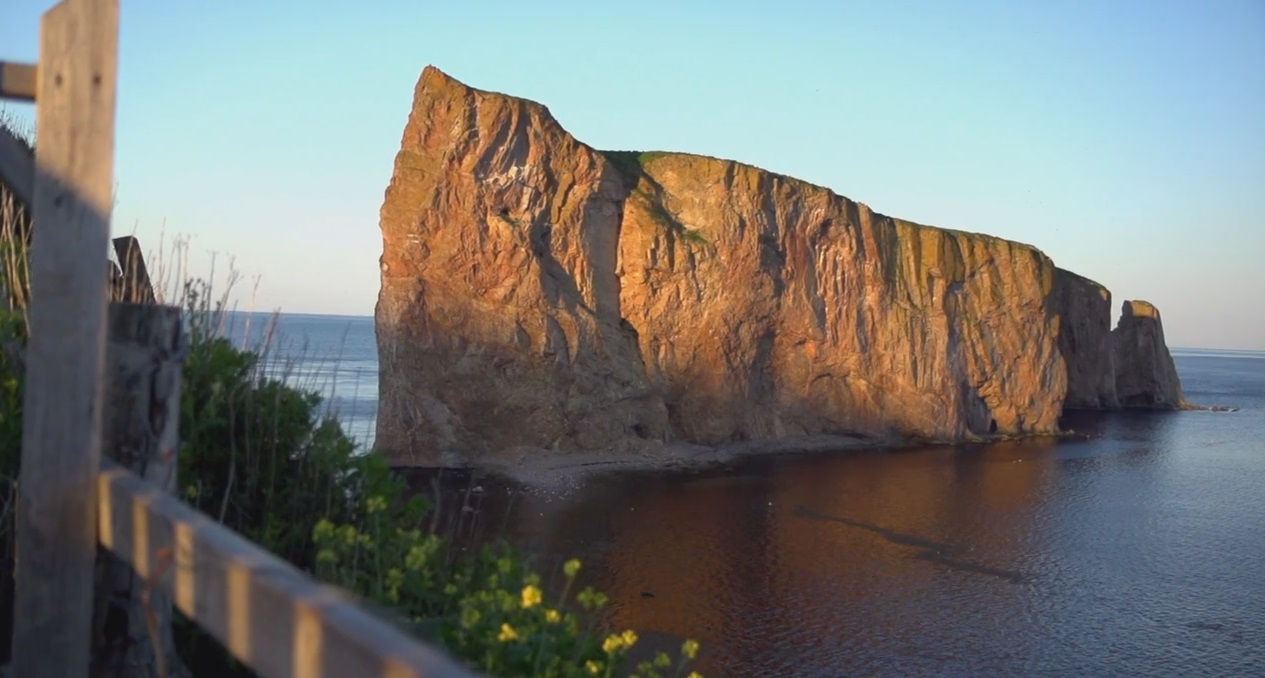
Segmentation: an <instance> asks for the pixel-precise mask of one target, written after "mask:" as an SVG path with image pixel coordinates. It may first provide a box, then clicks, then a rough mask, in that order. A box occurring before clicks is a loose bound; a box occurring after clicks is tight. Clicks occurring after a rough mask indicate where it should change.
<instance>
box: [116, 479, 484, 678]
mask: <svg viewBox="0 0 1265 678" xmlns="http://www.w3.org/2000/svg"><path fill="white" fill-rule="evenodd" d="M98 482H99V486H98V491H97V495H98V497H99V498H100V502H101V505H100V510H99V513H98V516H99V517H100V521H101V522H100V536H101V543H102V544H104V545H105V546H107V547H108V548H109V549H110V550H111V551H113V552H114V553H116V554H118V555H119V556H121V557H123V558H127V559H128V560H129V562H131V563H132V566H133V567H134V568H135V569H136V571H137V573H138V574H140V575H141V576H142V577H146V578H155V579H157V580H158V581H160V582H161V583H162V585H163V586H164V587H166V588H167V590H168V591H170V592H171V594H172V597H173V599H174V600H175V603H176V606H177V607H178V608H180V610H181V611H182V612H184V613H185V614H186V615H187V616H188V617H190V618H191V619H193V620H194V621H196V622H197V623H198V625H199V626H201V627H202V628H204V629H206V630H207V631H208V632H210V633H211V634H212V635H214V636H215V637H216V638H218V639H219V640H220V641H221V642H222V643H224V645H225V647H227V648H228V649H229V651H230V652H232V653H233V656H235V657H237V658H238V659H239V660H241V661H242V662H243V663H245V664H246V665H248V666H250V667H251V668H252V669H254V670H255V671H256V672H258V673H259V674H260V675H262V676H264V677H265V678H290V677H302V678H335V677H339V676H357V677H361V676H363V677H364V678H375V677H382V678H388V677H389V678H423V677H426V678H476V674H474V673H472V672H470V671H469V670H467V669H466V668H464V667H462V666H461V665H460V664H458V663H456V662H455V661H454V660H452V659H450V658H449V657H448V656H447V655H445V654H444V653H442V652H441V651H440V650H438V649H435V648H430V647H427V646H426V645H423V644H422V643H420V642H418V641H416V640H414V639H413V638H411V637H409V636H408V635H406V634H405V633H404V632H402V631H400V630H399V629H398V628H396V627H395V626H393V625H391V624H388V623H387V622H385V621H383V620H381V619H380V618H378V617H376V616H374V615H372V614H370V613H369V612H367V611H366V610H364V609H363V608H361V607H360V606H358V605H357V604H356V603H355V602H354V601H353V600H352V599H351V598H349V597H348V596H347V595H345V594H343V593H342V592H340V591H339V590H338V589H335V588H333V587H330V586H326V585H323V584H319V583H317V582H315V581H313V580H312V579H310V578H308V577H307V576H305V575H303V574H302V573H301V572H299V571H298V570H297V569H295V568H294V567H292V566H291V565H289V564H288V563H286V562H284V561H282V560H281V559H280V558H277V557H276V556H274V555H272V554H271V553H268V552H267V551H265V550H263V549H262V548H260V547H258V546H256V545H255V544H252V543H251V542H249V541H247V540H246V539H244V538H242V537H241V536H239V535H238V534H236V533H234V532H232V531H231V530H229V529H228V528H225V527H224V526H222V525H220V524H219V523H216V522H215V521H213V520H212V519H210V518H208V517H207V516H205V515H203V514H201V513H198V512H197V511H195V510H194V509H193V508H191V507H190V506H188V505H187V504H185V503H183V502H181V501H179V500H177V499H176V498H174V497H172V496H171V495H169V494H167V493H165V492H163V491H161V490H159V489H158V488H156V487H154V486H152V485H150V484H148V483H146V482H144V481H143V480H141V479H140V478H137V477H136V476H135V475H134V474H132V473H130V472H128V471H126V470H125V469H122V468H120V467H119V466H117V465H115V464H113V463H111V462H109V461H108V460H106V461H104V462H103V465H102V471H101V474H100V476H99V480H98Z"/></svg>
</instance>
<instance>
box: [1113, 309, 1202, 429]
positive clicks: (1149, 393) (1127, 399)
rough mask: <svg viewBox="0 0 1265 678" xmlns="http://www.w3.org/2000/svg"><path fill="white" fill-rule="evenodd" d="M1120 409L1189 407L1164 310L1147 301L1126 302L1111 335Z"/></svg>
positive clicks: (1177, 408)
mask: <svg viewBox="0 0 1265 678" xmlns="http://www.w3.org/2000/svg"><path fill="white" fill-rule="evenodd" d="M1111 349H1112V354H1113V356H1112V357H1113V359H1114V361H1115V365H1116V397H1117V398H1119V400H1120V406H1121V407H1125V408H1136V409H1153V410H1179V409H1182V408H1185V407H1186V406H1187V403H1186V396H1185V395H1184V394H1183V393H1182V384H1181V380H1179V379H1178V377H1177V365H1176V364H1174V363H1173V356H1172V355H1171V354H1170V353H1169V352H1168V345H1167V344H1165V343H1164V325H1163V323H1162V322H1161V321H1160V311H1159V309H1157V308H1155V306H1153V305H1151V304H1150V303H1148V302H1145V301H1126V302H1124V308H1123V309H1121V315H1120V322H1119V324H1117V325H1116V329H1114V330H1112V332H1111Z"/></svg>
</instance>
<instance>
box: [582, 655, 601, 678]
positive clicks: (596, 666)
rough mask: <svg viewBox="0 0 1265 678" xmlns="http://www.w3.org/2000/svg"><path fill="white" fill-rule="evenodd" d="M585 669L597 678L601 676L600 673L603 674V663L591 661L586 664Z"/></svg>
mask: <svg viewBox="0 0 1265 678" xmlns="http://www.w3.org/2000/svg"><path fill="white" fill-rule="evenodd" d="M584 668H586V669H588V670H589V673H591V674H593V675H595V676H596V675H597V674H599V673H601V672H602V663H601V662H595V661H593V660H592V659H590V660H588V661H586V662H584Z"/></svg>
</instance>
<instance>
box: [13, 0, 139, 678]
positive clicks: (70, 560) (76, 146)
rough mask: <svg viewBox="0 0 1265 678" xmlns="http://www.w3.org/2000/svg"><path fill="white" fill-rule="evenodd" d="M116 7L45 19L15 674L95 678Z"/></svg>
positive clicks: (71, 5) (111, 3)
mask: <svg viewBox="0 0 1265 678" xmlns="http://www.w3.org/2000/svg"><path fill="white" fill-rule="evenodd" d="M118 20H119V7H118V0H63V1H62V2H61V3H59V4H57V5H56V6H54V7H53V8H52V9H50V10H49V11H48V12H46V13H45V14H44V17H43V21H42V23H41V30H40V60H39V66H38V73H37V80H38V82H37V90H36V97H35V98H36V100H37V102H38V103H37V106H36V135H37V138H38V139H39V144H38V148H37V150H36V155H35V164H36V170H35V183H34V191H33V193H34V195H33V202H32V204H33V209H32V220H33V222H34V224H35V228H34V233H33V234H32V244H31V288H32V296H33V298H32V300H31V309H30V310H31V315H30V340H29V343H28V346H27V359H26V370H27V372H26V374H27V381H26V394H25V404H24V415H23V423H22V429H23V430H22V471H21V474H20V475H19V480H18V496H19V499H18V523H17V531H16V532H17V558H18V562H17V582H16V591H15V596H14V597H15V600H14V619H15V627H14V632H13V669H14V674H15V675H16V676H17V677H18V678H42V677H44V676H48V677H49V678H53V677H56V678H75V677H76V676H86V675H87V673H88V668H89V642H90V635H91V623H92V586H93V563H94V561H95V559H96V552H97V520H96V512H97V492H96V490H97V474H98V471H99V468H100V459H99V455H100V445H101V438H100V436H101V430H100V429H101V417H102V401H101V396H102V391H101V376H102V371H103V363H104V359H105V326H106V317H105V316H106V309H105V306H106V265H107V259H106V257H105V253H106V251H107V249H106V248H107V247H108V245H109V238H110V216H109V215H110V209H111V204H112V193H113V189H114V186H113V182H114V113H115V75H116V65H117V42H118Z"/></svg>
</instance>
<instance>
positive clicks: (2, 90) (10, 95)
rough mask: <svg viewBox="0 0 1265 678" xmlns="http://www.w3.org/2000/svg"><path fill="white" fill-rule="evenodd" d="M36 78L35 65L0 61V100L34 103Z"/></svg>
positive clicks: (36, 70)
mask: <svg viewBox="0 0 1265 678" xmlns="http://www.w3.org/2000/svg"><path fill="white" fill-rule="evenodd" d="M38 77H39V76H38V69H37V68H36V67H35V64H20V63H16V62H13V61H0V99H13V100H15V101H35V87H36V84H35V83H36V82H37V78H38Z"/></svg>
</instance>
